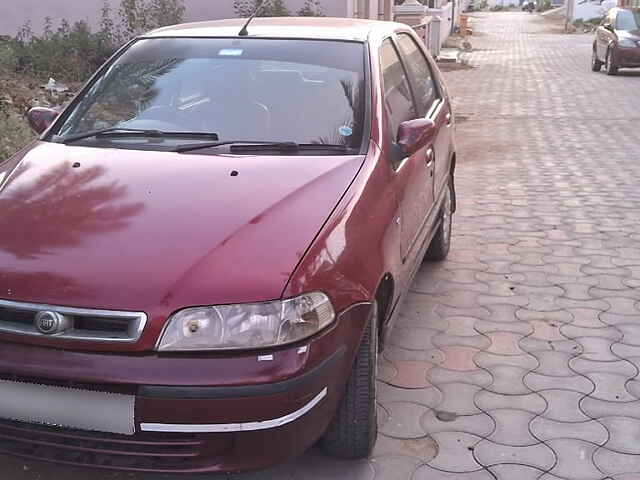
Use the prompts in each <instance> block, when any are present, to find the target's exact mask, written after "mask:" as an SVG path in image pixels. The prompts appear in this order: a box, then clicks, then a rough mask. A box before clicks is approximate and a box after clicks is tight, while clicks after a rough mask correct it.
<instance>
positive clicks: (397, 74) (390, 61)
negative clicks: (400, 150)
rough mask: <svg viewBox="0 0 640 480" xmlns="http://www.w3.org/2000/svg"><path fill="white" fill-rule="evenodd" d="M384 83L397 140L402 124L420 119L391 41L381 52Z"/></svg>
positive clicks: (392, 129) (390, 120) (383, 45)
mask: <svg viewBox="0 0 640 480" xmlns="http://www.w3.org/2000/svg"><path fill="white" fill-rule="evenodd" d="M380 62H381V67H382V81H383V84H384V103H385V106H386V108H387V113H388V115H389V123H390V125H391V134H392V137H393V140H394V141H395V140H396V135H397V133H398V127H399V126H400V124H401V123H402V122H406V121H407V120H413V119H415V118H417V117H418V114H417V113H416V108H415V104H414V102H413V97H412V94H411V88H410V87H409V82H408V80H407V74H406V72H405V70H404V67H403V66H402V62H401V61H400V57H399V55H398V52H397V51H396V48H395V47H394V46H393V44H392V43H391V41H390V40H385V42H384V43H383V44H382V49H381V52H380Z"/></svg>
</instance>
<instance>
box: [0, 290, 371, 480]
mask: <svg viewBox="0 0 640 480" xmlns="http://www.w3.org/2000/svg"><path fill="white" fill-rule="evenodd" d="M372 313H373V308H372V306H371V304H368V303H363V304H358V305H355V306H353V307H351V308H349V309H347V310H345V311H344V312H343V313H341V314H340V315H339V316H338V319H337V321H336V323H335V324H334V326H332V327H331V328H330V329H329V330H327V331H325V332H323V333H322V334H320V335H318V336H316V337H314V338H312V339H311V340H309V341H307V342H305V343H303V344H299V345H294V346H290V347H287V348H284V349H280V350H273V351H268V352H259V354H258V353H255V352H254V353H245V354H226V355H219V354H218V355H211V354H204V353H203V354H190V355H188V356H187V355H176V354H173V355H158V354H148V355H107V354H95V353H80V352H70V351H61V350H54V349H49V348H41V347H33V346H25V345H19V344H9V343H7V344H4V345H3V346H2V348H1V349H0V375H2V378H5V379H8V380H13V381H16V380H18V381H27V382H31V383H39V384H45V385H46V384H48V385H56V386H70V387H73V388H79V389H90V390H98V391H106V392H112V393H125V394H128V395H135V420H134V424H135V433H134V434H133V435H118V434H108V433H98V432H88V431H78V430H69V429H63V428H57V427H49V426H42V425H35V424H29V423H22V422H16V421H12V420H0V452H2V453H7V454H12V455H18V456H22V457H26V458H33V459H40V460H46V461H52V462H58V463H65V464H73V465H81V466H90V467H100V468H109V469H118V470H128V471H144V472H159V473H162V472H163V473H205V472H225V473H229V472H238V471H245V470H253V469H259V468H263V467H266V466H269V465H272V464H275V463H279V462H281V461H285V460H286V459H288V458H290V457H292V456H295V455H298V454H300V453H302V452H304V451H305V450H306V449H307V448H309V447H310V446H311V445H313V443H315V442H316V441H317V440H318V438H319V437H320V436H321V435H322V433H323V432H324V431H325V430H326V428H327V426H328V424H329V422H330V421H331V419H332V417H333V415H334V413H335V411H336V409H337V407H338V405H339V402H340V400H341V398H342V393H343V390H344V386H345V384H346V381H347V379H348V377H349V375H350V372H351V365H352V363H353V359H354V356H355V353H356V350H357V347H358V345H359V341H360V338H361V336H362V332H363V331H364V328H365V326H366V324H367V321H368V320H369V318H370V315H371V314H372ZM0 402H1V399H0ZM99 414H100V412H96V415H99Z"/></svg>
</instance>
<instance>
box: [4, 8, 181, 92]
mask: <svg viewBox="0 0 640 480" xmlns="http://www.w3.org/2000/svg"><path fill="white" fill-rule="evenodd" d="M184 10H185V7H184V1H183V0H121V3H120V8H119V10H118V19H117V20H114V18H113V12H112V10H111V7H110V6H109V3H108V2H107V1H106V0H105V2H104V4H103V7H102V11H101V18H100V28H99V30H98V31H97V32H92V31H91V29H90V28H89V25H88V24H87V23H86V22H84V21H79V22H75V23H73V24H70V23H69V22H68V21H67V20H62V21H61V22H60V24H59V25H58V26H57V27H56V28H54V25H53V23H52V21H51V19H50V18H47V19H45V24H44V31H43V33H42V35H36V34H35V33H34V32H33V29H32V28H31V24H30V23H26V24H25V25H24V26H23V27H22V28H21V29H20V31H19V32H18V35H17V36H16V37H15V38H13V39H11V40H9V42H8V45H9V49H10V50H11V51H12V52H13V55H14V56H15V62H14V64H13V66H12V67H10V69H11V70H13V71H14V72H15V73H21V74H27V75H32V76H35V77H38V78H41V79H43V80H45V81H46V79H48V78H49V77H53V78H55V79H56V80H62V81H80V82H82V81H85V80H86V79H87V78H88V77H89V76H90V75H91V74H92V73H93V72H94V71H95V70H96V69H97V68H98V67H99V66H100V65H102V64H103V63H104V62H105V61H106V60H107V59H108V58H109V57H110V56H111V55H112V54H113V53H114V52H115V51H116V49H117V48H118V47H119V46H120V45H122V44H123V43H124V42H126V41H128V40H129V39H130V38H132V37H134V36H136V35H139V34H140V33H142V32H144V31H147V30H151V29H154V28H158V27H162V26H165V25H170V24H175V23H180V22H181V21H182V18H183V15H184ZM2 58H3V57H2V51H1V50H0V59H2ZM3 63H4V62H3Z"/></svg>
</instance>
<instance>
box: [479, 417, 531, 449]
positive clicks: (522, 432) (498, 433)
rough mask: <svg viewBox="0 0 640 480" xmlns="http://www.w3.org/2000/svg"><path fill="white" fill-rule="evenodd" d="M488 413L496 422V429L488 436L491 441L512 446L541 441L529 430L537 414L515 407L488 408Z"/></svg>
mask: <svg viewBox="0 0 640 480" xmlns="http://www.w3.org/2000/svg"><path fill="white" fill-rule="evenodd" d="M486 413H487V414H488V415H489V416H490V417H491V418H492V419H493V421H494V422H495V424H496V426H495V430H494V431H493V432H492V433H491V435H489V436H488V437H487V439H488V440H490V441H491V442H494V443H501V444H503V445H510V446H512V447H526V446H529V445H535V444H536V443H539V440H537V439H536V438H535V437H533V436H532V435H531V432H530V431H529V425H530V424H531V421H532V420H533V419H534V418H535V417H536V415H535V414H533V413H529V412H526V411H524V410H513V409H498V410H487V411H486Z"/></svg>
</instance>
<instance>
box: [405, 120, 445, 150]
mask: <svg viewBox="0 0 640 480" xmlns="http://www.w3.org/2000/svg"><path fill="white" fill-rule="evenodd" d="M435 136H436V124H435V123H433V121H432V120H428V119H426V118H420V119H417V120H409V121H407V122H402V123H401V124H400V126H399V127H398V141H397V143H398V146H399V147H400V150H401V151H402V153H403V154H404V155H405V156H410V155H413V154H414V153H416V152H417V151H418V150H420V149H421V148H424V147H426V146H427V145H429V143H431V142H432V141H433V139H434V137H435Z"/></svg>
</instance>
